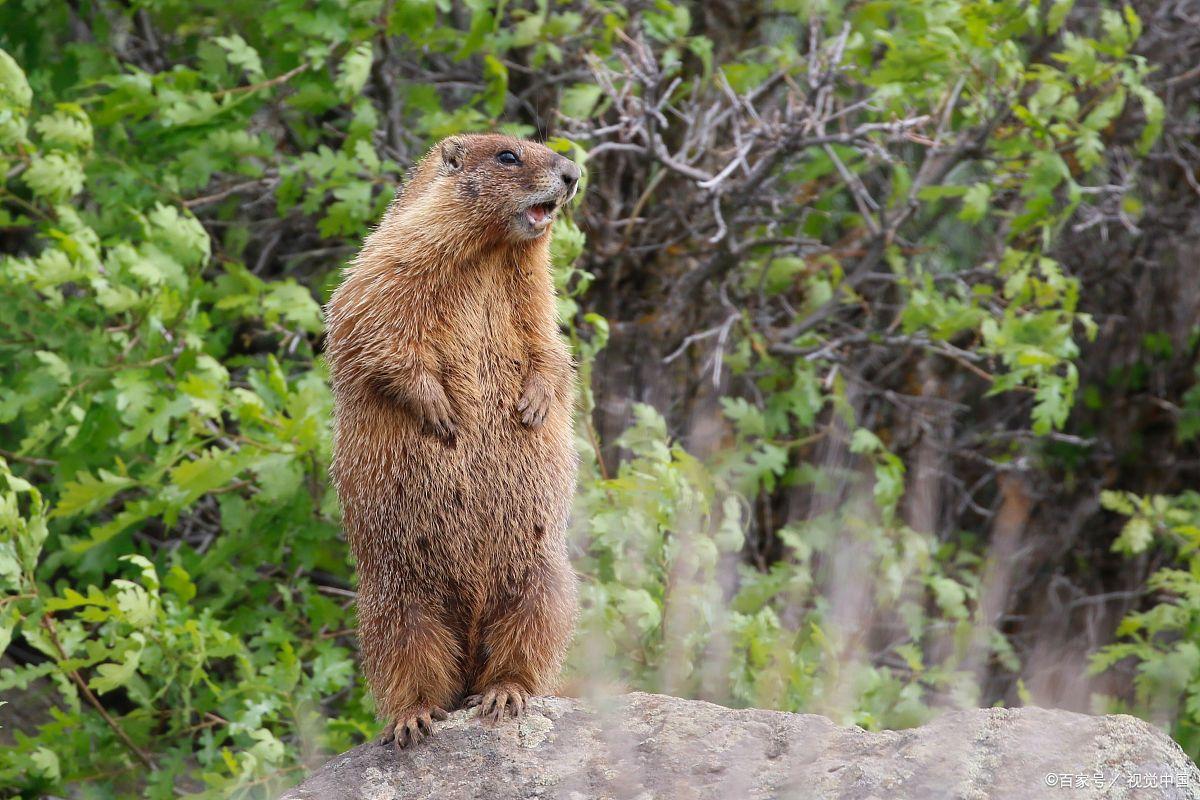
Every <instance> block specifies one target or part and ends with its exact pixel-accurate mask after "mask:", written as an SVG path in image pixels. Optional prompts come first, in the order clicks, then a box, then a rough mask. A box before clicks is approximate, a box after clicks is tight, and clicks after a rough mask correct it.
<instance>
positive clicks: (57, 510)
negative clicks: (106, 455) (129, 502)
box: [51, 469, 136, 517]
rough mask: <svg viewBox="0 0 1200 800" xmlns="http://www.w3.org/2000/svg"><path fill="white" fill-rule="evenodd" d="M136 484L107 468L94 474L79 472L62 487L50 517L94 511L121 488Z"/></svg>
mask: <svg viewBox="0 0 1200 800" xmlns="http://www.w3.org/2000/svg"><path fill="white" fill-rule="evenodd" d="M135 484H136V481H134V480H133V479H132V478H129V477H125V476H122V475H116V474H114V473H112V472H109V471H108V470H105V469H101V470H98V471H97V473H96V476H93V475H92V474H91V473H89V472H79V473H77V474H76V475H75V480H73V481H68V482H67V484H66V486H65V487H63V493H62V496H61V497H60V498H59V500H58V503H57V504H56V505H55V507H54V512H53V513H52V514H51V516H52V517H71V516H75V515H78V514H90V513H92V512H93V511H96V510H97V509H99V508H100V507H101V506H103V505H104V504H105V503H107V502H108V501H109V500H111V499H112V498H113V497H115V496H116V495H117V493H118V492H120V491H121V490H123V489H128V488H129V487H131V486H133V485H135Z"/></svg>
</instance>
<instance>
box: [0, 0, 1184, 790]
mask: <svg viewBox="0 0 1200 800" xmlns="http://www.w3.org/2000/svg"><path fill="white" fill-rule="evenodd" d="M0 18H2V20H3V22H2V23H0V651H2V652H3V656H2V658H0V697H2V698H3V702H4V705H3V706H0V794H3V795H5V796H21V797H42V796H71V797H81V798H83V797H86V798H115V797H133V796H142V797H147V798H165V797H173V796H176V795H177V794H193V795H196V796H198V797H213V798H217V797H268V796H273V793H274V792H276V791H278V790H279V789H280V788H281V787H283V786H286V785H289V784H291V783H295V782H296V781H297V780H298V779H299V778H300V777H301V776H302V775H303V773H304V771H305V770H306V769H309V768H311V767H312V766H314V765H315V764H319V763H320V762H321V761H322V760H323V758H324V757H327V756H328V755H329V754H331V753H335V752H339V751H342V750H345V749H347V748H349V747H351V746H353V745H355V744H358V743H360V742H362V741H365V740H367V739H369V738H371V737H372V736H374V735H375V734H376V733H377V731H378V725H377V723H376V722H375V720H374V714H373V710H372V708H371V705H370V700H369V698H368V697H366V696H365V695H364V691H363V684H362V681H361V677H360V674H359V671H358V669H357V667H356V663H355V658H356V645H355V639H354V636H353V627H352V626H353V599H354V585H355V584H354V577H353V574H354V573H353V565H352V564H351V563H350V560H349V555H348V552H347V548H346V545H345V542H344V540H343V538H342V536H341V533H340V528H339V518H338V509H337V503H336V498H335V496H334V494H333V492H332V491H331V489H330V486H329V481H328V477H327V468H328V462H329V415H330V404H331V401H330V394H329V389H328V385H327V373H326V369H325V364H324V360H323V358H322V355H321V352H322V318H321V304H322V303H323V302H324V301H325V300H326V299H327V297H328V295H329V293H330V291H331V290H332V288H333V287H334V286H335V285H336V283H337V281H338V276H339V270H340V268H341V266H342V265H343V264H345V263H346V261H347V260H348V259H349V258H350V257H351V256H352V255H353V254H354V252H355V251H356V249H357V247H358V245H359V244H360V242H361V240H362V237H363V235H364V232H365V231H367V230H368V229H369V227H370V226H371V225H372V224H374V223H375V222H376V221H377V220H378V218H379V216H380V214H381V212H382V210H383V209H384V207H385V206H386V205H387V203H388V202H389V200H390V199H391V198H392V196H393V194H394V193H395V191H396V189H397V187H398V186H399V185H401V184H402V182H403V179H404V175H405V172H406V170H407V169H408V168H409V167H410V166H411V164H412V163H413V162H414V160H415V159H417V158H418V157H420V155H421V154H422V153H423V152H424V151H425V150H426V149H427V148H428V147H429V146H430V145H431V144H432V143H433V142H434V141H436V140H437V139H438V138H440V137H442V136H444V135H448V134H451V133H455V132H459V131H482V130H493V129H498V130H503V131H506V132H510V133H514V134H518V135H521V136H526V137H532V138H537V139H539V140H543V141H545V142H547V143H548V144H549V145H550V146H551V147H553V148H555V149H556V150H558V151H560V152H562V153H564V154H567V155H570V156H571V157H573V158H575V159H576V160H577V161H578V162H579V163H581V164H582V165H583V166H584V168H585V171H586V178H585V179H586V186H585V191H583V192H581V193H580V195H579V197H578V199H577V200H576V202H575V205H574V207H573V208H572V209H570V210H569V212H568V213H567V214H566V216H565V218H563V219H560V220H559V221H558V222H557V223H556V226H555V239H554V269H555V278H556V283H557V287H558V290H559V293H560V301H559V310H560V312H561V318H562V326H563V332H564V335H565V336H567V337H568V338H569V340H570V342H571V344H572V347H573V350H574V352H575V355H576V358H577V361H578V364H579V369H580V374H581V376H582V380H581V384H582V386H581V393H580V397H579V402H578V417H577V425H576V429H577V434H578V442H579V448H580V451H581V454H582V457H583V465H582V470H581V475H580V488H579V496H578V501H577V504H576V511H575V515H574V523H573V528H572V531H571V534H570V536H571V548H572V557H573V560H574V563H575V565H576V569H577V571H578V573H579V578H580V584H581V594H582V609H581V618H580V623H579V632H578V635H577V638H576V642H575V645H574V649H573V651H572V655H571V659H570V664H569V668H568V670H567V673H566V675H565V681H564V691H566V692H569V693H572V694H577V695H581V696H593V697H603V696H604V695H606V694H609V693H613V692H620V691H627V690H631V689H640V690H647V691H655V692H664V693H669V694H674V695H680V696H686V697H697V698H704V699H709V700H713V701H716V702H719V703H723V704H727V705H733V706H759V707H767V708H777V709H784V710H790V711H805V712H815V713H820V714H825V715H828V716H830V717H832V718H833V719H834V720H836V721H837V722H839V723H843V724H857V725H861V726H863V727H866V728H869V729H879V728H895V727H905V726H912V725H918V724H921V723H922V722H924V721H926V720H928V719H930V718H932V717H933V716H935V715H937V714H939V713H941V712H943V711H946V710H950V709H955V708H961V707H975V706H987V705H993V704H1003V705H1010V706H1016V705H1024V704H1038V705H1046V706H1055V707H1062V708H1068V709H1074V710H1078V711H1084V712H1092V713H1104V712H1109V711H1126V712H1129V713H1134V714H1137V715H1139V716H1142V717H1145V718H1146V719H1149V720H1151V721H1153V722H1154V723H1155V724H1157V725H1160V726H1162V727H1163V728H1164V729H1166V730H1168V731H1169V732H1170V733H1171V734H1172V735H1173V736H1174V737H1175V738H1176V739H1177V741H1179V742H1180V744H1181V745H1182V746H1183V747H1184V748H1185V749H1186V750H1187V752H1188V753H1189V755H1191V756H1192V758H1196V757H1197V755H1200V727H1198V725H1200V559H1198V555H1197V545H1198V543H1200V494H1197V493H1196V491H1195V489H1196V482H1197V477H1198V475H1200V446H1198V442H1197V436H1198V434H1200V389H1198V388H1197V383H1196V377H1197V365H1198V357H1200V316H1198V313H1197V312H1198V310H1200V309H1198V307H1200V270H1198V267H1197V255H1196V254H1197V253H1198V252H1200V105H1198V101H1200V2H1196V0H1161V1H1158V2H1150V1H1149V0H1135V1H1134V2H1132V3H1130V4H1119V3H1112V2H1103V1H1102V0H1078V2H1072V0H926V1H925V2H908V0H828V2H820V1H819V0H812V1H811V2H810V1H806V0H762V2H734V1H733V0H717V1H716V2H703V3H701V2H672V1H671V0H656V2H642V1H640V0H639V1H638V2H632V3H624V2H622V3H618V2H608V1H607V0H569V1H568V2H561V1H560V0H538V1H537V2H527V1H526V2H516V1H515V0H514V1H509V2H506V0H469V1H468V2H452V1H451V0H258V1H257V2H248V3H229V2H213V1H211V0H2V1H0Z"/></svg>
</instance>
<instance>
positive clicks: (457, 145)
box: [441, 136, 467, 173]
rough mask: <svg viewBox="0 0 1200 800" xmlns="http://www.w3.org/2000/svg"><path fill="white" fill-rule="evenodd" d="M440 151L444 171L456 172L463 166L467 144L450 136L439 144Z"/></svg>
mask: <svg viewBox="0 0 1200 800" xmlns="http://www.w3.org/2000/svg"><path fill="white" fill-rule="evenodd" d="M441 151H442V168H443V169H445V170H446V172H450V173H453V172H458V171H459V170H460V169H462V168H463V156H465V155H466V151H467V146H466V145H465V144H464V143H463V141H462V139H458V138H456V137H453V136H451V137H450V138H449V139H446V140H445V141H444V142H442V144H441Z"/></svg>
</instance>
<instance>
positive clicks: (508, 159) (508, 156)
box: [496, 150, 521, 166]
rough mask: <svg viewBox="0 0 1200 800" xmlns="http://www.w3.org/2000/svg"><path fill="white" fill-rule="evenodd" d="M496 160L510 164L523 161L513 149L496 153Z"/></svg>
mask: <svg viewBox="0 0 1200 800" xmlns="http://www.w3.org/2000/svg"><path fill="white" fill-rule="evenodd" d="M496 160H497V161H499V162H500V163H501V164H508V165H509V166H512V165H513V164H520V163H521V159H519V158H517V154H516V153H514V152H513V151H512V150H501V151H500V152H499V153H497V154H496Z"/></svg>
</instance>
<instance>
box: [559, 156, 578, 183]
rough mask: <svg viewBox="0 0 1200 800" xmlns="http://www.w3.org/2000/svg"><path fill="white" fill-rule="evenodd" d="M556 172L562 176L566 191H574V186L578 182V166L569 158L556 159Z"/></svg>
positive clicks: (560, 157)
mask: <svg viewBox="0 0 1200 800" xmlns="http://www.w3.org/2000/svg"><path fill="white" fill-rule="evenodd" d="M558 170H559V174H560V175H562V179H563V183H565V184H566V185H567V188H568V189H574V188H575V184H576V183H578V182H579V165H578V164H576V163H575V162H574V161H572V160H571V159H569V158H563V157H562V156H559V157H558Z"/></svg>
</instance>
